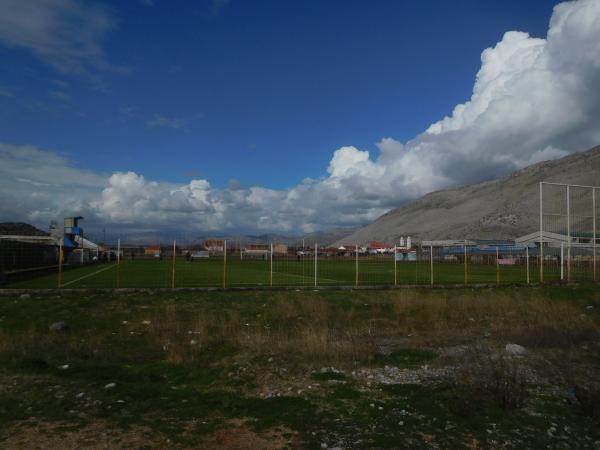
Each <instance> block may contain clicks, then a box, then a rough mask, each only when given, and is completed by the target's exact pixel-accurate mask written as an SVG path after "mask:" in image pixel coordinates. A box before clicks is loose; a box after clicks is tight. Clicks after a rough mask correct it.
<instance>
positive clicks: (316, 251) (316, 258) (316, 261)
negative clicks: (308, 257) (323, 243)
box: [315, 243, 319, 287]
mask: <svg viewBox="0 0 600 450" xmlns="http://www.w3.org/2000/svg"><path fill="white" fill-rule="evenodd" d="M318 254H319V246H318V245H317V244H316V243H315V287H317V264H318V257H317V255H318Z"/></svg>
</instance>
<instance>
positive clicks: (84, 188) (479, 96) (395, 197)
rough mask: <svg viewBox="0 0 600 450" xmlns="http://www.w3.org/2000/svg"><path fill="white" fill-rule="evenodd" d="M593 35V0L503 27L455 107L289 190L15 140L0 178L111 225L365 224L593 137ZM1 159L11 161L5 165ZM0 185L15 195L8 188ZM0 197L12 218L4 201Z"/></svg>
mask: <svg viewBox="0 0 600 450" xmlns="http://www.w3.org/2000/svg"><path fill="white" fill-rule="evenodd" d="M599 36H600V1H598V0H579V1H576V2H567V3H561V4H559V5H557V6H556V7H555V8H554V12H553V15H552V19H551V22H550V27H549V30H548V35H547V37H546V38H545V39H541V38H533V37H531V36H529V35H528V34H527V33H524V32H520V31H509V32H507V33H506V34H505V35H504V36H503V38H502V40H501V41H500V42H498V43H497V44H496V45H495V46H493V47H491V48H488V49H485V50H484V51H483V52H482V55H481V67H480V69H479V71H478V73H477V75H476V78H475V82H474V87H473V92H472V95H471V98H470V99H468V100H467V101H466V102H464V103H462V104H460V105H457V106H456V107H455V108H454V109H453V111H452V114H451V115H450V116H448V117H444V118H442V119H441V120H439V121H437V122H435V123H433V124H431V125H430V126H429V127H428V128H427V129H426V130H425V131H424V132H423V133H421V134H419V135H418V136H416V137H415V138H414V139H412V140H410V141H408V142H406V143H401V142H398V141H397V140H395V139H393V138H383V139H381V140H380V142H378V143H377V144H376V146H377V151H376V152H375V153H370V152H369V151H367V150H363V149H359V148H356V147H352V146H347V147H342V148H340V149H338V150H336V151H335V152H334V153H333V156H332V158H331V161H330V163H329V166H328V167H327V169H326V170H327V171H326V174H325V175H323V177H321V178H319V179H310V178H307V179H305V180H303V181H302V182H301V183H299V184H298V185H296V186H294V187H292V188H290V189H286V190H275V189H268V188H265V187H259V186H254V187H249V188H244V187H241V186H239V184H236V185H232V186H230V187H228V188H226V189H215V188H214V187H212V186H211V185H210V183H209V181H208V180H203V179H198V180H193V181H191V182H190V183H188V184H186V185H175V184H171V183H164V182H157V181H152V180H147V179H145V178H144V177H143V176H142V175H140V174H136V173H133V172H126V173H125V172H124V173H114V174H112V175H110V176H109V177H101V176H97V175H95V174H92V173H89V172H85V171H80V170H77V169H74V168H73V167H72V166H70V165H69V162H68V161H67V160H65V159H64V158H63V157H61V156H60V155H57V154H55V153H50V152H42V151H40V150H38V149H35V148H31V147H11V146H8V147H7V146H2V147H0V149H2V150H3V152H0V167H1V168H2V172H3V173H2V175H3V177H2V178H3V180H4V181H3V183H5V184H8V183H9V181H7V180H10V179H11V178H12V179H13V180H14V179H15V177H16V176H17V175H18V177H19V178H21V179H22V180H29V182H27V181H19V183H21V184H22V185H23V186H25V185H27V187H26V192H27V195H26V200H23V202H25V203H24V206H23V205H19V206H18V207H14V208H15V209H16V210H18V211H28V214H29V217H47V216H49V214H50V212H51V211H53V212H55V214H58V211H62V210H61V209H60V208H61V207H63V206H61V205H65V204H70V205H71V208H75V206H78V207H80V208H81V209H82V210H83V209H87V210H88V211H90V214H93V215H96V217H98V218H102V219H103V220H109V221H111V222H112V223H115V224H123V225H127V226H132V227H133V226H136V225H137V226H141V225H144V226H148V224H151V226H153V227H155V229H161V228H162V229H164V228H173V227H177V226H180V227H181V226H185V227H188V228H191V229H195V230H204V231H208V230H215V231H216V230H220V231H227V230H245V231H251V230H254V231H256V230H264V231H278V232H296V231H304V232H310V231H314V230H316V229H319V228H326V227H333V226H339V225H354V224H360V223H364V222H368V221H371V220H374V219H375V218H377V217H378V216H379V215H381V214H382V213H384V212H386V211H387V210H389V209H390V208H393V207H396V206H399V205H401V204H402V203H404V202H406V201H409V200H411V199H414V198H416V197H418V196H421V195H423V194H425V193H427V192H430V191H433V190H436V189H440V188H444V187H447V186H451V185H457V184H464V183H470V182H476V181H480V180H485V179H490V178H492V177H496V176H498V175H502V174H506V173H508V172H510V171H513V170H515V169H519V168H521V167H524V166H526V165H528V164H532V163H535V162H539V161H543V160H547V159H554V158H559V157H562V156H564V155H567V154H569V153H571V152H574V151H579V150H585V149H587V148H590V147H592V146H594V145H597V144H598V143H600V125H599V122H598V117H600V39H598V37H599ZM157 126H158V124H157ZM32 155H33V156H32ZM38 156H39V161H37V159H38ZM6 158H8V159H9V160H12V166H11V167H12V169H10V168H9V169H7V170H5V168H6V167H8V166H6V163H5V160H6ZM11 158H12V159H11ZM17 160H18V161H20V162H21V163H23V162H24V163H23V164H22V165H23V166H24V167H25V168H20V167H21V166H20V165H19V164H20V163H19V162H18V161H17ZM34 160H36V161H35V162H34ZM45 167H48V168H49V171H46V170H45ZM49 173H50V174H53V175H50V176H49V175H48V174H49ZM63 174H64V177H63V176H62V175H63ZM57 179H60V183H62V184H61V185H60V186H61V187H55V188H53V189H49V191H50V194H45V193H44V192H45V191H46V189H44V188H43V186H38V185H36V184H35V183H49V184H51V185H52V186H56V184H53V183H57ZM65 183H66V184H65ZM69 184H70V186H69V189H66V186H67V185H69ZM1 192H2V195H3V196H5V197H6V196H7V195H8V196H10V195H11V194H10V192H9V193H7V192H6V190H5V188H4V187H3V189H2V191H1ZM79 192H81V193H82V194H81V195H77V193H79ZM20 198H21V197H20V196H19V197H18V198H17V197H14V199H13V202H20V201H21V200H19V199H20ZM0 200H1V203H0V204H2V205H4V206H2V208H3V210H0V212H1V213H2V215H3V216H4V217H7V213H8V212H10V211H11V207H10V206H7V202H6V201H5V200H6V199H5V198H1V199H0ZM8 204H9V203H8Z"/></svg>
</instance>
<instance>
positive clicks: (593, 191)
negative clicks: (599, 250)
mask: <svg viewBox="0 0 600 450" xmlns="http://www.w3.org/2000/svg"><path fill="white" fill-rule="evenodd" d="M592 209H593V211H592V228H593V232H592V239H593V244H592V259H593V261H592V272H593V277H594V281H598V280H597V278H596V245H597V242H596V239H597V237H596V188H592Z"/></svg>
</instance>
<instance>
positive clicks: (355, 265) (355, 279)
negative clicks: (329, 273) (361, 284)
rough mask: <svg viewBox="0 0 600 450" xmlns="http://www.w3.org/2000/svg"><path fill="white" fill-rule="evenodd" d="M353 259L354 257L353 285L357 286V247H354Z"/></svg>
mask: <svg viewBox="0 0 600 450" xmlns="http://www.w3.org/2000/svg"><path fill="white" fill-rule="evenodd" d="M354 250H355V252H354V253H355V257H354V284H355V285H356V286H358V245H356V246H355V247H354Z"/></svg>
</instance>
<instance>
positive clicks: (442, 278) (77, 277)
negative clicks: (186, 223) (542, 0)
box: [6, 257, 591, 288]
mask: <svg viewBox="0 0 600 450" xmlns="http://www.w3.org/2000/svg"><path fill="white" fill-rule="evenodd" d="M173 269H174V270H173ZM395 270H396V278H395V277H394V262H393V260H392V258H391V257H388V258H385V257H373V258H361V259H360V260H359V263H358V280H357V277H356V261H355V260H354V259H353V258H337V259H336V258H322V259H320V260H319V262H318V264H317V285H318V286H331V285H346V286H352V285H355V284H356V283H357V282H358V285H363V286H364V285H388V286H391V285H393V284H394V281H395V280H396V282H397V284H399V285H406V284H411V285H412V284H416V285H419V284H422V285H426V284H430V282H431V273H430V270H431V266H430V263H429V262H428V261H419V262H399V263H398V264H397V266H396V269H395ZM173 272H174V274H175V275H174V280H175V281H174V284H175V287H223V286H224V285H225V286H227V287H242V286H265V287H267V286H270V285H271V282H272V285H273V286H314V284H315V265H314V260H313V259H312V258H306V259H302V260H298V259H296V258H275V259H274V260H273V270H272V278H271V265H270V262H269V261H268V260H257V259H246V260H240V259H238V258H229V259H228V260H227V268H226V270H224V263H223V259H222V258H211V259H207V260H201V261H194V262H190V261H186V260H185V259H184V258H182V257H179V258H177V259H176V261H175V264H174V265H173V262H172V261H171V260H150V259H136V260H122V261H121V263H120V264H119V265H117V264H115V263H111V264H93V265H89V266H84V267H74V268H65V270H64V271H63V273H62V277H61V287H65V288H116V287H122V288H167V287H171V286H172V282H173ZM529 272H530V277H529V280H530V282H531V283H537V282H539V266H538V265H537V264H534V263H532V264H531V266H530V269H529ZM224 277H225V283H224ZM433 279H434V284H464V281H465V267H464V265H463V264H462V263H458V262H440V261H435V262H434V266H433ZM572 279H573V280H589V279H591V270H590V268H589V267H587V266H574V267H573V270H572ZM559 280H560V269H559V267H557V266H556V265H550V264H547V265H546V266H545V281H559ZM497 281H499V283H500V284H525V283H527V268H526V266H525V265H514V266H499V267H498V268H497V267H496V266H495V265H493V264H491V265H486V264H472V263H471V264H468V267H467V283H468V284H480V283H487V284H494V283H496V282H497ZM57 286H58V275H57V273H56V272H54V273H51V274H46V275H44V276H39V277H37V278H30V279H24V280H20V281H13V282H11V283H10V284H9V285H8V286H6V287H9V288H55V287H57Z"/></svg>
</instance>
